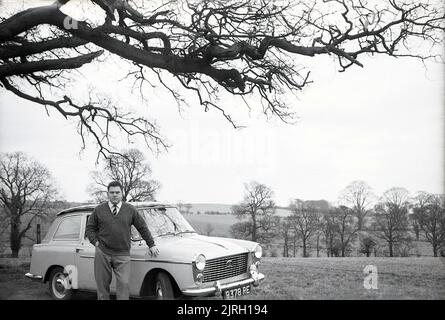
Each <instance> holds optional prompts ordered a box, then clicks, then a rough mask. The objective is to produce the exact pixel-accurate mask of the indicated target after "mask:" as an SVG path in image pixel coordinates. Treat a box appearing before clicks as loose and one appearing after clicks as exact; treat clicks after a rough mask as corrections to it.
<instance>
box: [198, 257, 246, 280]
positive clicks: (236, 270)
mask: <svg viewBox="0 0 445 320" xmlns="http://www.w3.org/2000/svg"><path fill="white" fill-rule="evenodd" d="M247 260H248V253H242V254H237V255H234V256H227V257H221V258H216V259H211V260H208V261H207V262H206V266H205V268H204V271H203V275H204V279H203V282H210V281H216V280H222V279H227V278H231V277H236V276H239V275H241V274H243V273H246V272H247Z"/></svg>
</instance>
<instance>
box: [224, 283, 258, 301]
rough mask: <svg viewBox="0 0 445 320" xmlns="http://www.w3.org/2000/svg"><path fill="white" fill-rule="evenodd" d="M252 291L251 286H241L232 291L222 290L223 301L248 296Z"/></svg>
mask: <svg viewBox="0 0 445 320" xmlns="http://www.w3.org/2000/svg"><path fill="white" fill-rule="evenodd" d="M251 291H252V286H251V285H250V284H249V285H247V286H242V287H238V288H234V289H228V290H223V292H222V296H223V298H224V299H235V298H237V297H240V296H244V295H246V294H250V293H251Z"/></svg>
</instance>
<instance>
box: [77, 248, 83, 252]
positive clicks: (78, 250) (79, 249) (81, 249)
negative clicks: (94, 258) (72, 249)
mask: <svg viewBox="0 0 445 320" xmlns="http://www.w3.org/2000/svg"><path fill="white" fill-rule="evenodd" d="M83 250H85V249H83V248H76V253H79V252H80V251H83Z"/></svg>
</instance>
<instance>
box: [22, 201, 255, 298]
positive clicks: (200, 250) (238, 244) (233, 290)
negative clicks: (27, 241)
mask: <svg viewBox="0 0 445 320" xmlns="http://www.w3.org/2000/svg"><path fill="white" fill-rule="evenodd" d="M132 204H133V205H134V206H135V207H136V209H137V210H138V212H139V214H141V215H142V216H143V217H144V219H145V221H146V222H147V225H148V227H149V229H150V232H151V233H152V236H153V238H154V240H155V242H156V246H157V247H158V248H159V251H160V254H159V255H158V256H157V257H150V255H148V254H147V252H148V247H147V245H146V243H145V241H144V240H142V238H141V236H140V235H139V233H138V232H137V230H136V229H135V228H134V227H132V236H131V239H132V246H131V250H130V255H131V276H130V283H129V286H130V296H132V297H141V298H144V297H147V298H149V297H152V298H157V299H175V298H181V297H186V296H194V297H200V296H222V297H223V298H236V297H238V296H241V295H245V294H249V293H251V290H252V286H258V285H259V283H260V281H261V280H263V279H264V275H263V274H262V273H260V272H259V265H260V259H261V256H262V249H261V246H260V245H259V244H258V243H256V242H252V241H245V240H238V239H230V238H219V237H208V236H203V235H199V234H198V233H197V232H196V231H195V230H194V229H193V227H192V226H191V225H190V224H189V223H188V222H187V220H186V219H185V218H184V217H183V216H182V215H181V213H180V212H179V211H178V210H177V209H176V207H174V206H172V205H168V204H160V203H157V202H143V203H142V202H141V203H132ZM94 207H95V205H86V206H81V207H75V208H70V209H67V210H64V211H62V212H60V213H58V214H57V217H56V219H55V220H54V222H53V223H52V225H51V227H50V228H49V230H48V232H47V234H46V236H45V238H44V239H43V240H42V243H40V244H35V245H34V246H33V251H32V259H31V266H30V272H29V273H27V274H26V277H28V278H31V279H34V280H38V281H41V282H43V283H46V282H48V283H49V290H50V293H51V296H52V297H53V298H54V299H60V300H66V299H70V298H71V297H72V296H73V294H75V293H76V292H77V291H78V290H85V291H93V292H94V291H96V283H95V279H94V269H93V265H94V253H95V247H94V246H93V245H92V244H91V243H90V242H89V240H88V239H87V238H86V237H85V226H86V223H87V221H88V218H89V215H90V214H91V212H92V211H93V209H94ZM115 288H116V282H115V278H114V274H113V280H112V282H111V287H110V290H111V293H112V294H113V293H115Z"/></svg>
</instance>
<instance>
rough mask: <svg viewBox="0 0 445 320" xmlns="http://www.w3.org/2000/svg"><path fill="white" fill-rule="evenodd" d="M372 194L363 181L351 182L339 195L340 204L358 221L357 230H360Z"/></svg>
mask: <svg viewBox="0 0 445 320" xmlns="http://www.w3.org/2000/svg"><path fill="white" fill-rule="evenodd" d="M373 197H374V194H373V192H372V189H371V187H370V186H368V184H367V183H366V182H364V181H361V180H357V181H353V182H351V183H350V184H349V185H348V186H347V187H346V188H345V189H344V190H343V191H342V192H341V194H340V202H341V203H343V204H344V205H345V206H347V207H350V208H351V209H352V210H353V212H354V215H355V216H356V217H357V220H358V230H362V228H363V226H364V223H365V217H366V215H367V214H368V212H369V208H370V205H371V203H372V199H373Z"/></svg>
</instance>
